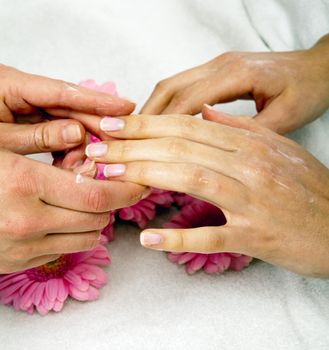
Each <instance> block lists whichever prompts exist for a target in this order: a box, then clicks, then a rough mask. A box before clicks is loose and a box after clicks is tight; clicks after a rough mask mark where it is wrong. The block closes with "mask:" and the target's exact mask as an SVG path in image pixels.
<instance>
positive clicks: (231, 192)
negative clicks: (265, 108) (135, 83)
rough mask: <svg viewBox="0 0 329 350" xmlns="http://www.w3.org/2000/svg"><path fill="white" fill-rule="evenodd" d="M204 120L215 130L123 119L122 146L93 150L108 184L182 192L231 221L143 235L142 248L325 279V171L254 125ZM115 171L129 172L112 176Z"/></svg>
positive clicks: (179, 121)
mask: <svg viewBox="0 0 329 350" xmlns="http://www.w3.org/2000/svg"><path fill="white" fill-rule="evenodd" d="M203 116H204V117H205V118H206V119H212V120H216V121H217V123H214V122H211V121H208V120H200V119H197V118H191V117H190V116H185V115H167V116H158V117H155V116H149V115H140V116H138V117H136V116H128V117H121V118H119V119H121V120H123V121H124V127H123V128H122V129H121V130H117V131H110V132H108V135H110V136H112V137H116V138H118V139H121V140H116V141H111V142H108V141H104V142H102V145H106V147H105V150H103V155H100V154H98V156H93V150H94V151H95V145H90V146H88V147H87V150H86V152H87V155H88V156H89V157H90V158H91V159H93V160H95V161H96V162H102V163H110V165H108V166H107V168H106V170H105V171H106V173H107V175H108V176H109V177H110V178H111V180H117V181H129V182H133V183H136V184H141V185H145V186H154V187H157V188H163V189H167V190H172V191H180V192H185V193H188V194H190V195H192V196H194V197H197V198H200V199H202V200H205V201H208V202H210V203H212V204H214V205H216V206H217V207H219V208H220V209H222V210H223V212H224V214H225V216H226V219H227V223H226V224H225V225H224V226H221V227H202V228H195V229H188V230H185V229H147V230H146V231H144V232H142V234H141V242H142V243H143V244H144V246H146V247H147V248H152V249H157V250H166V251H174V252H182V251H184V252H202V253H213V252H225V251H228V252H237V253H242V254H247V255H250V256H253V257H256V258H259V259H262V260H264V261H267V262H270V263H272V264H275V265H279V266H282V267H284V268H287V269H289V270H292V271H294V272H297V273H300V274H304V275H312V276H323V277H324V276H326V277H327V276H329V257H328V250H329V231H328V227H329V170H328V169H327V168H326V167H325V166H323V165H322V164H321V163H320V162H319V161H318V160H317V159H315V158H314V157H313V156H312V155H311V154H310V153H308V152H307V151H305V150H304V149H302V148H301V147H300V146H299V145H298V144H296V143H295V142H293V141H291V140H289V139H287V138H284V137H283V136H280V135H278V134H277V133H274V132H272V131H270V130H269V129H267V128H265V127H263V126H261V125H259V123H258V122H257V121H256V120H254V119H252V118H246V117H236V118H231V117H229V116H227V115H225V114H223V113H221V112H217V111H214V110H212V109H208V108H204V110H203ZM101 125H104V124H103V123H102V124H101ZM96 148H97V144H96ZM103 148H104V146H103ZM98 151H99V150H98ZM118 164H119V165H120V167H121V169H123V170H124V172H123V173H122V174H120V175H119V176H111V172H112V171H113V165H115V167H116V168H117V165H118ZM116 175H118V174H116ZM150 235H151V236H150ZM150 238H151V239H152V240H153V244H152V243H150V242H151V241H150ZM155 239H156V240H157V239H158V240H159V242H158V243H157V244H154V240H155Z"/></svg>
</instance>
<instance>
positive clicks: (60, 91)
mask: <svg viewBox="0 0 329 350" xmlns="http://www.w3.org/2000/svg"><path fill="white" fill-rule="evenodd" d="M19 73H21V72H19ZM21 74H22V76H21V77H19V80H18V81H19V82H20V85H19V86H18V88H19V89H20V94H21V97H22V98H23V99H24V100H25V101H26V102H28V103H29V104H31V105H33V106H36V107H41V108H61V109H69V110H75V111H79V112H84V113H88V114H96V115H125V114H130V113H131V112H132V111H133V110H134V108H135V104H134V103H133V102H131V101H128V100H126V99H122V98H120V97H117V96H114V95H110V94H107V93H104V92H99V91H95V90H91V89H88V88H85V87H81V86H78V85H75V84H72V83H68V82H65V81H62V80H57V79H51V78H46V77H42V76H39V75H32V74H27V73H21Z"/></svg>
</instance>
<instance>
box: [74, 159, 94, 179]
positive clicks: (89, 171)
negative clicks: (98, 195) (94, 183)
mask: <svg viewBox="0 0 329 350" xmlns="http://www.w3.org/2000/svg"><path fill="white" fill-rule="evenodd" d="M73 171H74V172H75V173H76V174H80V175H82V176H88V177H92V178H94V177H95V176H96V172H97V167H96V163H95V161H94V160H93V161H92V162H87V163H84V164H83V165H81V166H79V167H77V168H75V169H74V170H73Z"/></svg>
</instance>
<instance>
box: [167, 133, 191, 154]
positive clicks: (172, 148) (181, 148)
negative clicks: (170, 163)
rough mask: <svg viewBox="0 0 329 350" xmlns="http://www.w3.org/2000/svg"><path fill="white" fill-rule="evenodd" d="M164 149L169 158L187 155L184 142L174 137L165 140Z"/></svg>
mask: <svg viewBox="0 0 329 350" xmlns="http://www.w3.org/2000/svg"><path fill="white" fill-rule="evenodd" d="M165 147H166V149H167V151H168V153H169V154H170V156H174V157H180V156H184V155H186V153H187V147H186V142H185V141H184V140H183V139H180V138H176V137H168V138H166V140H165Z"/></svg>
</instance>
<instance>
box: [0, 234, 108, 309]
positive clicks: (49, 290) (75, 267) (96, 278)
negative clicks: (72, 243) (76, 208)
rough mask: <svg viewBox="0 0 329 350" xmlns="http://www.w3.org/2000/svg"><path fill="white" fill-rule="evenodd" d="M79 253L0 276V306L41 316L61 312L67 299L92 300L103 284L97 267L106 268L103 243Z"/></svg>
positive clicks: (103, 274) (104, 240)
mask: <svg viewBox="0 0 329 350" xmlns="http://www.w3.org/2000/svg"><path fill="white" fill-rule="evenodd" d="M105 242H106V239H105V238H104V237H102V241H101V242H100V244H99V245H98V246H97V247H96V248H95V249H93V250H91V251H89V252H83V253H74V254H67V255H62V256H61V257H60V258H59V259H57V260H54V261H52V262H49V263H48V264H45V265H42V266H40V267H36V268H33V269H28V270H25V271H21V272H16V273H12V274H8V275H0V302H1V303H2V304H5V305H13V307H14V308H15V309H16V310H21V311H25V312H27V313H29V314H32V313H33V311H34V310H37V311H38V312H39V313H40V314H41V315H46V314H47V313H48V312H49V311H51V310H53V311H56V312H58V311H61V310H62V308H63V306H64V302H65V300H66V299H67V298H68V297H69V296H70V297H72V298H73V299H76V300H79V301H90V300H96V299H97V298H98V297H99V291H98V289H100V288H101V287H103V286H104V285H105V284H106V281H107V276H106V273H105V272H104V271H103V270H102V269H101V268H100V267H99V266H106V265H109V264H110V262H111V261H110V257H109V255H108V251H107V249H106V247H105V246H104V245H103V243H105Z"/></svg>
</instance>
